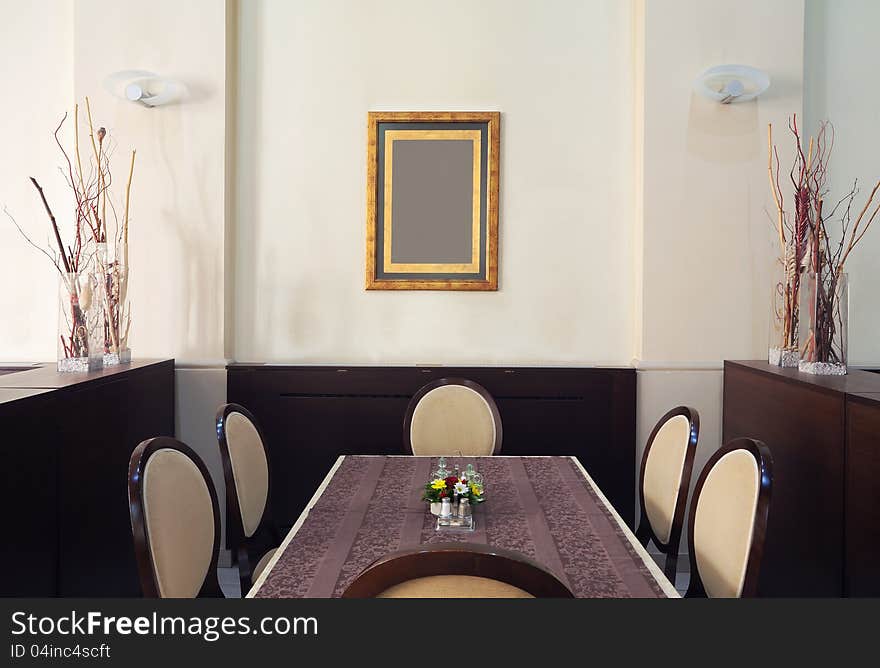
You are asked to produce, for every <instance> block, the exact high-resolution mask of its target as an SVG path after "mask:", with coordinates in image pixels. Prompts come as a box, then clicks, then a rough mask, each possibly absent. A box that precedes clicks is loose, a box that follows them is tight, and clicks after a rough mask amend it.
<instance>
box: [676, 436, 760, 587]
mask: <svg viewBox="0 0 880 668" xmlns="http://www.w3.org/2000/svg"><path fill="white" fill-rule="evenodd" d="M740 444H741V445H740ZM771 461H772V460H771V459H770V456H769V451H768V450H767V448H766V446H764V445H763V443H760V442H757V441H752V439H738V440H737V441H734V442H733V443H731V444H729V445H727V446H725V447H723V448H721V449H720V450H719V451H718V452H717V453H715V455H713V457H712V458H711V459H710V460H709V463H708V464H707V465H706V468H704V469H703V473H702V474H701V475H700V480H699V481H698V482H697V488H696V489H695V491H694V494H695V496H694V500H693V501H692V503H693V504H695V506H694V507H693V508H692V509H691V527H690V548H691V550H692V555H691V561H692V563H693V564H694V565H695V567H696V570H697V572H698V577H699V580H700V582H701V583H702V588H703V592H704V593H705V594H706V596H709V597H713V598H714V597H719V598H738V597H740V596H743V595H746V594H747V595H754V594H755V593H756V589H757V574H758V568H759V566H760V559H761V555H762V553H763V541H764V532H765V530H766V522H767V511H768V504H769V497H770V484H771V480H772V474H771Z"/></svg>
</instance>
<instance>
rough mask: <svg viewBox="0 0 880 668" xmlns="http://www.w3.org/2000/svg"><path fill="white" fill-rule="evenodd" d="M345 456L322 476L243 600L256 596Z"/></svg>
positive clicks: (337, 459)
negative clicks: (307, 501) (319, 482)
mask: <svg viewBox="0 0 880 668" xmlns="http://www.w3.org/2000/svg"><path fill="white" fill-rule="evenodd" d="M345 457H346V455H339V457H337V458H336V463H334V464H333V466H332V467H330V471H328V473H327V475H326V476H324V480H323V481H322V482H321V484H320V485H319V486H318V489H316V490H315V493H314V494H312V498H311V499H309V503H308V505H307V506H306V507H305V510H303V511H302V512H301V513H300V515H299V518H298V519H297V520H296V524H294V525H293V526H292V527H290V531H288V532H287V536H285V537H284V540H283V541H282V542H281V545H279V546H278V548H277V549H276V550H275V554H273V555H272V558H271V559H270V560H269V563H268V564H266V567H265V568H264V569H263V572H262V573H260V577H258V578H257V581H256V582H254V584H253V586H252V587H251V589H250V591H249V592H248V593H247V595H246V596H245V598H254V596H256V594H258V593H259V591H260V587H262V586H263V583H264V582H265V581H266V578H267V577H269V573H271V572H272V569H274V568H275V564H276V563H277V562H278V559H280V558H281V555H282V554H284V550H286V549H287V546H288V545H290V542H291V541H292V540H293V539H294V537H295V536H296V534H297V532H298V531H299V530H300V528H301V527H302V525H303V523H304V522H305V521H306V518H307V517H308V516H309V511H310V510H311V509H312V508H313V507H314V505H315V504H316V503H317V502H318V499H320V498H321V495H322V494H324V490H326V489H327V486H328V485H329V484H330V481H331V480H332V479H333V476H334V475H336V471H338V470H339V467H340V466H342V460H343V459H345Z"/></svg>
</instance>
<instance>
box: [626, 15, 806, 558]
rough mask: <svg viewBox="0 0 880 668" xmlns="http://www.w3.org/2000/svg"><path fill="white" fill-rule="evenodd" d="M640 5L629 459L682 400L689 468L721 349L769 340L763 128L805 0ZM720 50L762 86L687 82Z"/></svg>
mask: <svg viewBox="0 0 880 668" xmlns="http://www.w3.org/2000/svg"><path fill="white" fill-rule="evenodd" d="M644 10H645V16H644V25H645V41H644V53H643V54H642V55H643V57H644V70H645V74H644V79H645V81H644V101H643V104H644V106H643V107H642V109H641V110H640V112H641V114H642V115H643V123H644V130H643V131H644V142H643V144H642V146H643V155H642V163H643V170H644V177H643V178H644V188H643V193H644V195H643V196H644V200H643V205H642V206H643V214H642V217H641V220H642V226H643V230H642V250H641V253H642V257H641V271H642V283H641V302H642V313H641V323H640V327H641V330H640V336H641V338H640V341H641V345H640V351H641V352H640V360H639V362H638V366H639V396H638V401H639V424H638V443H639V461H640V458H641V453H642V449H643V446H644V443H645V440H646V439H647V437H648V435H649V434H650V431H651V429H652V428H653V426H654V424H655V423H656V421H657V420H658V419H659V418H660V416H662V415H663V413H665V412H666V411H667V410H668V409H669V408H671V407H673V406H675V405H678V404H687V405H691V406H693V407H695V408H696V409H697V410H698V411H699V412H700V416H701V433H700V443H699V447H698V450H697V457H696V462H695V467H694V481H696V477H697V475H698V474H699V471H700V470H701V469H702V467H703V465H704V464H705V462H706V460H707V459H708V457H709V456H710V455H711V453H712V452H714V451H715V450H716V449H717V448H718V447H719V446H720V445H721V394H722V392H721V390H722V373H721V371H720V369H721V363H722V361H723V360H724V359H756V358H762V357H765V356H766V354H767V316H768V300H769V287H768V286H769V281H770V273H769V272H770V268H771V264H772V259H773V257H774V253H775V248H774V246H773V229H772V227H771V223H770V222H768V221H769V219H768V216H767V213H766V212H767V210H768V207H772V206H773V203H772V200H771V196H770V193H769V190H768V186H767V176H766V132H767V123H768V122H772V123H773V124H774V127H776V128H778V129H781V128H784V127H786V119H787V117H788V116H789V115H790V114H791V113H798V114H800V113H801V110H802V104H803V102H802V96H803V92H802V82H803V32H802V30H801V26H802V25H803V0H779V1H777V2H765V1H764V0H741V1H739V2H728V1H725V0H669V1H664V2H659V1H658V0H647V2H646V3H645V7H644ZM727 63H742V64H747V65H753V66H756V67H760V68H762V69H764V70H766V71H767V72H768V73H769V74H770V78H771V80H772V85H771V88H770V89H769V90H768V92H767V93H766V94H764V95H762V96H761V97H760V98H759V99H758V100H757V101H756V102H753V103H747V104H738V105H727V106H722V105H719V104H717V103H714V102H710V101H708V100H705V99H704V98H702V97H699V96H697V95H696V94H694V93H693V91H692V85H693V81H694V79H695V78H696V77H697V75H698V74H699V73H700V72H701V71H703V70H704V69H706V68H707V67H710V66H713V65H721V64H727ZM780 134H781V132H780ZM781 157H782V160H783V162H786V160H787V154H786V153H782V154H781ZM637 262H638V260H637ZM681 551H682V552H686V551H687V545H686V542H683V544H682V546H681Z"/></svg>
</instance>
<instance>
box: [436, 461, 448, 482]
mask: <svg viewBox="0 0 880 668" xmlns="http://www.w3.org/2000/svg"><path fill="white" fill-rule="evenodd" d="M448 475H449V470H448V469H447V468H446V457H441V458H440V459H439V461H438V462H437V470H436V471H434V478H435V479H436V478H445V477H446V476H448Z"/></svg>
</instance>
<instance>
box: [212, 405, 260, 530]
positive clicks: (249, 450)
mask: <svg viewBox="0 0 880 668" xmlns="http://www.w3.org/2000/svg"><path fill="white" fill-rule="evenodd" d="M224 409H225V410H222V414H221V416H219V417H218V425H219V426H218V430H221V431H222V432H223V433H222V434H221V436H220V444H221V450H222V449H223V447H224V444H225V448H226V455H227V456H228V461H229V466H230V469H231V473H232V476H231V478H232V480H231V481H230V482H231V483H232V486H233V487H234V488H235V498H236V499H237V501H238V515H239V517H240V518H241V528H242V532H243V535H244V536H245V537H246V538H250V537H251V536H253V535H254V533H255V532H256V530H257V528H258V527H259V526H260V522H261V521H262V519H263V513H264V512H265V510H266V503H267V502H268V500H269V460H268V458H267V457H266V447H265V444H264V443H263V438H262V437H261V436H260V432H259V430H258V429H257V427H256V424H254V420H253V417H252V416H251V414H250V413H248V412H247V411H246V410H245V409H244V408H242V407H241V406H237V405H235V404H227V406H225V407H224Z"/></svg>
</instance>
